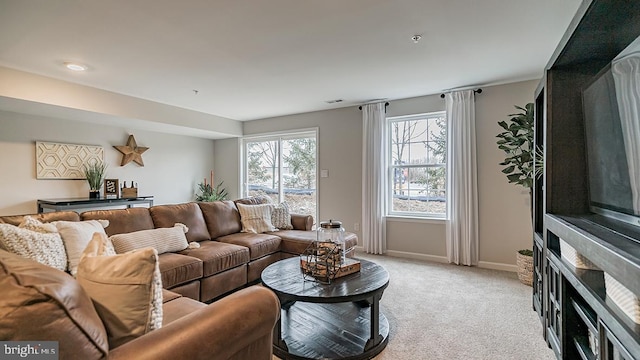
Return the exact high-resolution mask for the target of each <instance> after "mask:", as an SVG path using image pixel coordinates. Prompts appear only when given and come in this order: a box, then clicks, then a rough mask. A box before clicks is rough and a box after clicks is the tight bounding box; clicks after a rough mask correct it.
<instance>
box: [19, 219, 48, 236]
mask: <svg viewBox="0 0 640 360" xmlns="http://www.w3.org/2000/svg"><path fill="white" fill-rule="evenodd" d="M18 227H20V228H23V229H27V230H31V231H35V232H39V233H43V234H49V233H57V232H58V228H56V226H55V225H53V224H50V223H43V222H42V221H40V220H38V219H34V218H32V217H31V216H25V217H24V219H22V222H21V223H20V225H18Z"/></svg>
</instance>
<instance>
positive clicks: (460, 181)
mask: <svg viewBox="0 0 640 360" xmlns="http://www.w3.org/2000/svg"><path fill="white" fill-rule="evenodd" d="M445 101H446V109H447V140H448V143H447V163H448V164H447V165H448V166H447V169H448V171H447V174H448V176H447V258H448V260H449V262H450V263H454V264H457V265H469V266H471V265H478V185H477V183H478V181H477V179H478V175H477V159H476V118H475V101H474V95H473V90H464V91H455V92H450V93H447V94H446V96H445Z"/></svg>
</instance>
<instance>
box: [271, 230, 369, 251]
mask: <svg viewBox="0 0 640 360" xmlns="http://www.w3.org/2000/svg"><path fill="white" fill-rule="evenodd" d="M269 234H274V235H278V236H279V237H280V238H281V239H282V244H281V245H280V249H281V251H283V252H286V253H290V254H302V253H303V252H304V250H305V249H306V248H307V247H308V246H309V244H311V242H313V241H315V240H316V239H317V235H316V232H315V231H302V230H281V231H277V232H273V233H269ZM344 240H345V242H346V245H347V248H353V247H355V246H356V245H358V236H357V235H356V234H354V233H350V232H345V233H344ZM347 256H349V254H347Z"/></svg>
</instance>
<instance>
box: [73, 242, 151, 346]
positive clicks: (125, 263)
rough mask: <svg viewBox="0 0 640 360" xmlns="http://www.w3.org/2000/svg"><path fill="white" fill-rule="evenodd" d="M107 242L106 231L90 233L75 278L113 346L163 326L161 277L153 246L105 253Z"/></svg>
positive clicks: (110, 344)
mask: <svg viewBox="0 0 640 360" xmlns="http://www.w3.org/2000/svg"><path fill="white" fill-rule="evenodd" d="M108 244H109V239H108V238H107V236H106V235H105V234H101V233H96V234H94V235H93V238H92V239H91V241H90V243H89V245H88V246H87V248H86V249H85V251H84V253H83V254H82V258H81V260H80V264H79V265H78V276H77V278H78V282H79V283H80V285H82V287H83V288H84V290H85V291H86V292H87V294H89V297H91V299H92V300H93V303H94V305H95V307H96V310H97V312H98V315H100V318H101V319H102V321H103V323H104V325H105V328H106V329H107V335H108V338H109V347H110V348H111V349H113V348H115V347H118V346H120V345H122V344H124V343H126V342H128V341H130V340H133V339H135V338H136V337H138V336H141V335H144V334H146V333H147V332H149V331H152V330H155V329H159V328H160V327H161V326H162V280H161V278H160V268H159V266H158V253H157V251H156V250H155V249H154V248H150V247H148V248H144V249H138V250H133V251H131V252H128V253H125V254H119V255H112V256H108V255H106V254H105V253H106V252H107V249H108V246H109V245H108Z"/></svg>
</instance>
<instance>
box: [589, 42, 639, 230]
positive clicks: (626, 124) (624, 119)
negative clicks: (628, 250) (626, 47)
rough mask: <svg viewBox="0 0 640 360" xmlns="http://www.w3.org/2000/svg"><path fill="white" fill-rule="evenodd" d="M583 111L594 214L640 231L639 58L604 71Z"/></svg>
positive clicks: (622, 59) (625, 59)
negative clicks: (615, 220)
mask: <svg viewBox="0 0 640 360" xmlns="http://www.w3.org/2000/svg"><path fill="white" fill-rule="evenodd" d="M582 107H583V112H584V125H585V145H586V155H587V156H586V158H587V171H588V188H589V202H590V204H589V205H590V209H591V211H592V212H594V213H597V214H601V215H604V216H607V217H610V218H615V219H617V220H622V221H625V222H627V223H630V224H633V225H636V226H640V52H636V53H631V54H627V55H625V56H623V57H620V56H619V57H618V58H616V59H615V60H614V61H612V62H611V63H610V64H609V65H608V66H607V67H605V68H604V69H603V70H602V71H600V72H599V73H598V74H597V75H596V76H595V78H594V80H593V81H591V82H590V83H589V84H588V85H587V86H586V87H585V88H584V90H583V92H582Z"/></svg>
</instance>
